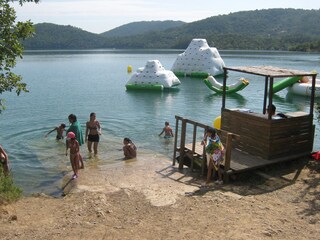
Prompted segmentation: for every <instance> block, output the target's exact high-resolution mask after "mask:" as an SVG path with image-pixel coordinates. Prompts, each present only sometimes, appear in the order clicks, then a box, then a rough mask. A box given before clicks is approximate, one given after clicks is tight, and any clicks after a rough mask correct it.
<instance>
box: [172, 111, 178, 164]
mask: <svg viewBox="0 0 320 240" xmlns="http://www.w3.org/2000/svg"><path fill="white" fill-rule="evenodd" d="M178 129H179V117H178V116H176V130H175V135H174V146H173V159H172V165H173V166H174V165H176V157H177V141H178Z"/></svg>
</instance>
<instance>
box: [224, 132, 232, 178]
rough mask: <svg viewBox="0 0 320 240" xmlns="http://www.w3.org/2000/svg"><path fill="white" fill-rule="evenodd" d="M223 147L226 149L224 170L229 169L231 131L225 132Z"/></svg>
mask: <svg viewBox="0 0 320 240" xmlns="http://www.w3.org/2000/svg"><path fill="white" fill-rule="evenodd" d="M225 149H226V155H225V163H224V170H225V172H226V171H228V170H229V169H230V161H231V150H232V133H228V134H227V139H226V146H225Z"/></svg>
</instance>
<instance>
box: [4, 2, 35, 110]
mask: <svg viewBox="0 0 320 240" xmlns="http://www.w3.org/2000/svg"><path fill="white" fill-rule="evenodd" d="M38 1H39V0H19V3H20V4H21V5H22V4H23V3H24V2H38ZM10 2H14V1H13V0H11V1H10V0H0V94H2V93H3V92H6V91H10V92H11V91H12V90H15V91H16V93H17V95H19V94H20V93H21V91H24V92H27V91H28V90H27V88H26V84H25V83H22V82H21V80H22V77H21V76H19V75H16V74H15V73H13V72H12V69H13V68H14V67H15V65H16V59H17V58H22V53H23V46H22V44H21V42H20V41H21V40H23V39H26V38H27V37H30V36H32V34H33V32H34V28H33V26H32V23H31V22H30V21H27V22H17V23H16V12H15V10H14V8H13V7H12V6H10ZM3 109H4V106H3V99H0V112H1V110H3Z"/></svg>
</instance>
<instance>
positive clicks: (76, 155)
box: [66, 132, 80, 179]
mask: <svg viewBox="0 0 320 240" xmlns="http://www.w3.org/2000/svg"><path fill="white" fill-rule="evenodd" d="M67 140H68V141H67V148H66V156H67V155H68V149H69V148H70V163H71V166H72V170H73V173H74V174H73V176H72V178H73V179H75V178H77V177H78V175H79V160H80V145H79V142H78V141H77V140H76V135H75V134H74V133H73V132H68V134H67Z"/></svg>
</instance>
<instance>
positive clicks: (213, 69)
mask: <svg viewBox="0 0 320 240" xmlns="http://www.w3.org/2000/svg"><path fill="white" fill-rule="evenodd" d="M224 66H225V64H224V62H223V60H222V58H221V57H220V54H219V52H218V50H217V49H216V48H215V47H209V45H208V43H207V40H206V39H193V40H192V41H191V43H190V44H189V46H188V48H187V49H186V50H185V51H184V52H183V53H181V54H179V55H178V57H177V59H176V61H175V62H174V64H173V66H172V68H171V70H172V71H173V72H174V73H175V74H176V75H177V76H191V77H201V78H207V77H208V76H209V75H211V76H218V75H221V74H223V67H224Z"/></svg>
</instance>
